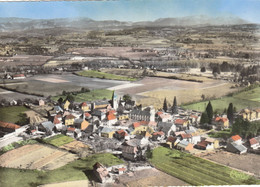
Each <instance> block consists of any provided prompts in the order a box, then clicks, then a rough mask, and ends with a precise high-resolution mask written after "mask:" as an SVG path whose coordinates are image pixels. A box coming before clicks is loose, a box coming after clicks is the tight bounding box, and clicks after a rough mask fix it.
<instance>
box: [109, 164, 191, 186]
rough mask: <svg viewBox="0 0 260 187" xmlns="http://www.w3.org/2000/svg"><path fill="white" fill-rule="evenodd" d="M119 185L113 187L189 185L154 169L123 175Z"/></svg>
mask: <svg viewBox="0 0 260 187" xmlns="http://www.w3.org/2000/svg"><path fill="white" fill-rule="evenodd" d="M119 181H120V183H119V184H117V185H113V186H117V187H120V186H126V185H128V186H134V187H143V186H187V185H189V184H187V183H185V182H183V181H181V180H180V179H177V178H175V177H172V176H170V175H168V174H166V173H163V172H161V171H159V170H157V169H155V168H152V169H146V170H141V171H136V172H134V173H132V174H124V175H121V176H120V177H119Z"/></svg>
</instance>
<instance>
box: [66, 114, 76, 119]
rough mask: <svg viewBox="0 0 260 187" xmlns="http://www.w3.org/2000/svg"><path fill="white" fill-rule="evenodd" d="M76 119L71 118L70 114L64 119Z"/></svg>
mask: <svg viewBox="0 0 260 187" xmlns="http://www.w3.org/2000/svg"><path fill="white" fill-rule="evenodd" d="M75 118H76V117H75V116H73V115H72V114H69V115H67V116H66V117H65V119H75Z"/></svg>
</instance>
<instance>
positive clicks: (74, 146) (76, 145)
mask: <svg viewBox="0 0 260 187" xmlns="http://www.w3.org/2000/svg"><path fill="white" fill-rule="evenodd" d="M60 148H62V149H66V150H67V151H71V152H74V153H77V154H78V155H80V156H81V157H86V156H87V155H89V154H90V153H91V150H90V149H89V146H87V145H85V144H84V143H82V142H80V141H77V140H75V141H73V142H70V143H68V144H65V145H62V146H61V147H60Z"/></svg>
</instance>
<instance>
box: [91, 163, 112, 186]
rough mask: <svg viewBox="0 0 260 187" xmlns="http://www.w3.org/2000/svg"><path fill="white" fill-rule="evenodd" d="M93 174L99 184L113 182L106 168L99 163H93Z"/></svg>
mask: <svg viewBox="0 0 260 187" xmlns="http://www.w3.org/2000/svg"><path fill="white" fill-rule="evenodd" d="M93 173H94V175H95V176H96V177H97V178H98V180H99V181H100V182H101V183H105V182H113V179H112V177H111V176H110V175H109V172H108V170H107V168H106V167H104V166H103V165H102V164H101V163H99V162H97V163H95V165H94V166H93Z"/></svg>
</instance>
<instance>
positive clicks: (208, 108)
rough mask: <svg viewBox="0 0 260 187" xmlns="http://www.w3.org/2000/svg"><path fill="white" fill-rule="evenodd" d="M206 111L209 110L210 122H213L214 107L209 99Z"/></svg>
mask: <svg viewBox="0 0 260 187" xmlns="http://www.w3.org/2000/svg"><path fill="white" fill-rule="evenodd" d="M206 112H207V115H208V120H209V121H208V123H211V120H212V118H213V108H212V105H211V102H210V101H209V103H208V105H207V107H206Z"/></svg>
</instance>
